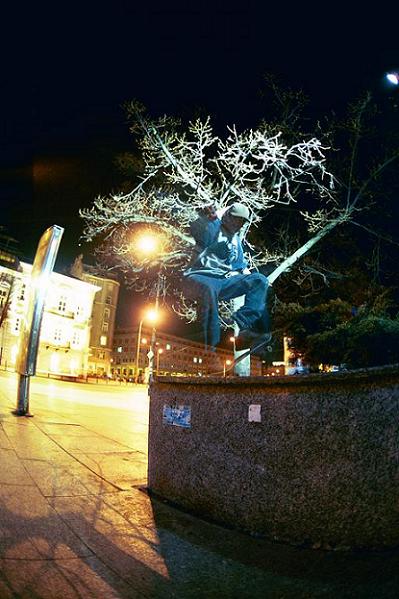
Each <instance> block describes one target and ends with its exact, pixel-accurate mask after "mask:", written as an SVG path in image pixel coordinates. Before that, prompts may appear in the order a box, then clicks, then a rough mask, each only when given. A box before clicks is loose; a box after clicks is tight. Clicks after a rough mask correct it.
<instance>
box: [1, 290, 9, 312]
mask: <svg viewBox="0 0 399 599" xmlns="http://www.w3.org/2000/svg"><path fill="white" fill-rule="evenodd" d="M7 296H8V289H7V290H6V289H0V307H1V308H2V307H3V306H4V304H5V303H6V300H7Z"/></svg>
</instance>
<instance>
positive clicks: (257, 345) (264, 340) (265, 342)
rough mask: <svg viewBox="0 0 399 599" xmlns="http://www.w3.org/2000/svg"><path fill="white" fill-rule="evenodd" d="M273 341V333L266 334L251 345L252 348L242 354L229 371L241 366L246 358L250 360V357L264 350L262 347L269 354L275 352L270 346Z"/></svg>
mask: <svg viewBox="0 0 399 599" xmlns="http://www.w3.org/2000/svg"><path fill="white" fill-rule="evenodd" d="M271 341H272V335H271V333H266V334H265V335H262V336H261V337H260V338H258V339H257V340H256V341H255V342H254V343H253V344H252V345H251V347H249V348H248V349H247V350H246V351H244V353H242V354H241V356H239V357H238V358H236V359H235V360H234V361H233V363H232V364H231V366H229V368H228V369H227V370H228V371H229V370H233V368H234V367H235V366H236V364H239V363H240V362H241V361H242V360H245V358H248V356H252V354H254V353H255V352H257V351H258V350H259V349H262V347H264V348H265V350H266V351H268V352H271V351H273V348H272V346H271V345H270V342H271Z"/></svg>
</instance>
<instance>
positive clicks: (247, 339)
mask: <svg viewBox="0 0 399 599" xmlns="http://www.w3.org/2000/svg"><path fill="white" fill-rule="evenodd" d="M271 338H272V336H271V333H256V332H255V331H251V330H250V329H243V330H242V331H240V334H239V335H238V337H236V341H235V346H236V349H237V350H238V351H241V350H242V349H250V348H251V347H253V346H255V345H257V344H258V343H267V342H268V341H270V339H271Z"/></svg>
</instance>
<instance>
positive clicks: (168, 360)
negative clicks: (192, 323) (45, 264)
mask: <svg viewBox="0 0 399 599" xmlns="http://www.w3.org/2000/svg"><path fill="white" fill-rule="evenodd" d="M151 334H152V329H151V328H145V327H143V328H142V330H141V334H139V327H138V326H133V327H126V328H119V329H117V330H116V331H115V335H114V346H113V355H112V360H113V363H112V368H111V373H112V374H113V375H114V376H122V377H125V378H131V377H134V378H135V377H136V376H137V375H140V379H143V378H144V377H145V373H146V369H147V367H148V357H147V353H148V351H149V349H150V343H151ZM139 337H140V346H139V352H138V364H137V346H138V342H139ZM153 351H154V354H155V355H154V373H156V372H158V374H160V375H172V376H209V375H212V374H218V375H223V373H224V372H226V374H233V371H232V369H231V368H232V364H233V359H234V354H233V351H232V350H227V349H219V348H217V350H216V352H212V351H209V350H205V348H204V345H203V344H201V343H196V342H195V341H190V340H188V339H184V338H182V337H176V336H175V335H170V334H168V333H163V332H161V331H158V330H157V332H156V342H155V346H154V350H153ZM261 373H262V363H261V360H260V359H259V358H258V357H256V356H252V357H251V375H252V376H259V375H261Z"/></svg>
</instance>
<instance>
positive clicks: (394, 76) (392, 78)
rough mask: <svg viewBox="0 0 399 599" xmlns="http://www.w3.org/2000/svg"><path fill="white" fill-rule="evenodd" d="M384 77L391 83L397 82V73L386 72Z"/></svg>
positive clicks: (398, 79)
mask: <svg viewBox="0 0 399 599" xmlns="http://www.w3.org/2000/svg"><path fill="white" fill-rule="evenodd" d="M386 78H387V79H388V81H389V82H390V83H392V84H393V85H398V84H399V73H387V75H386Z"/></svg>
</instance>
